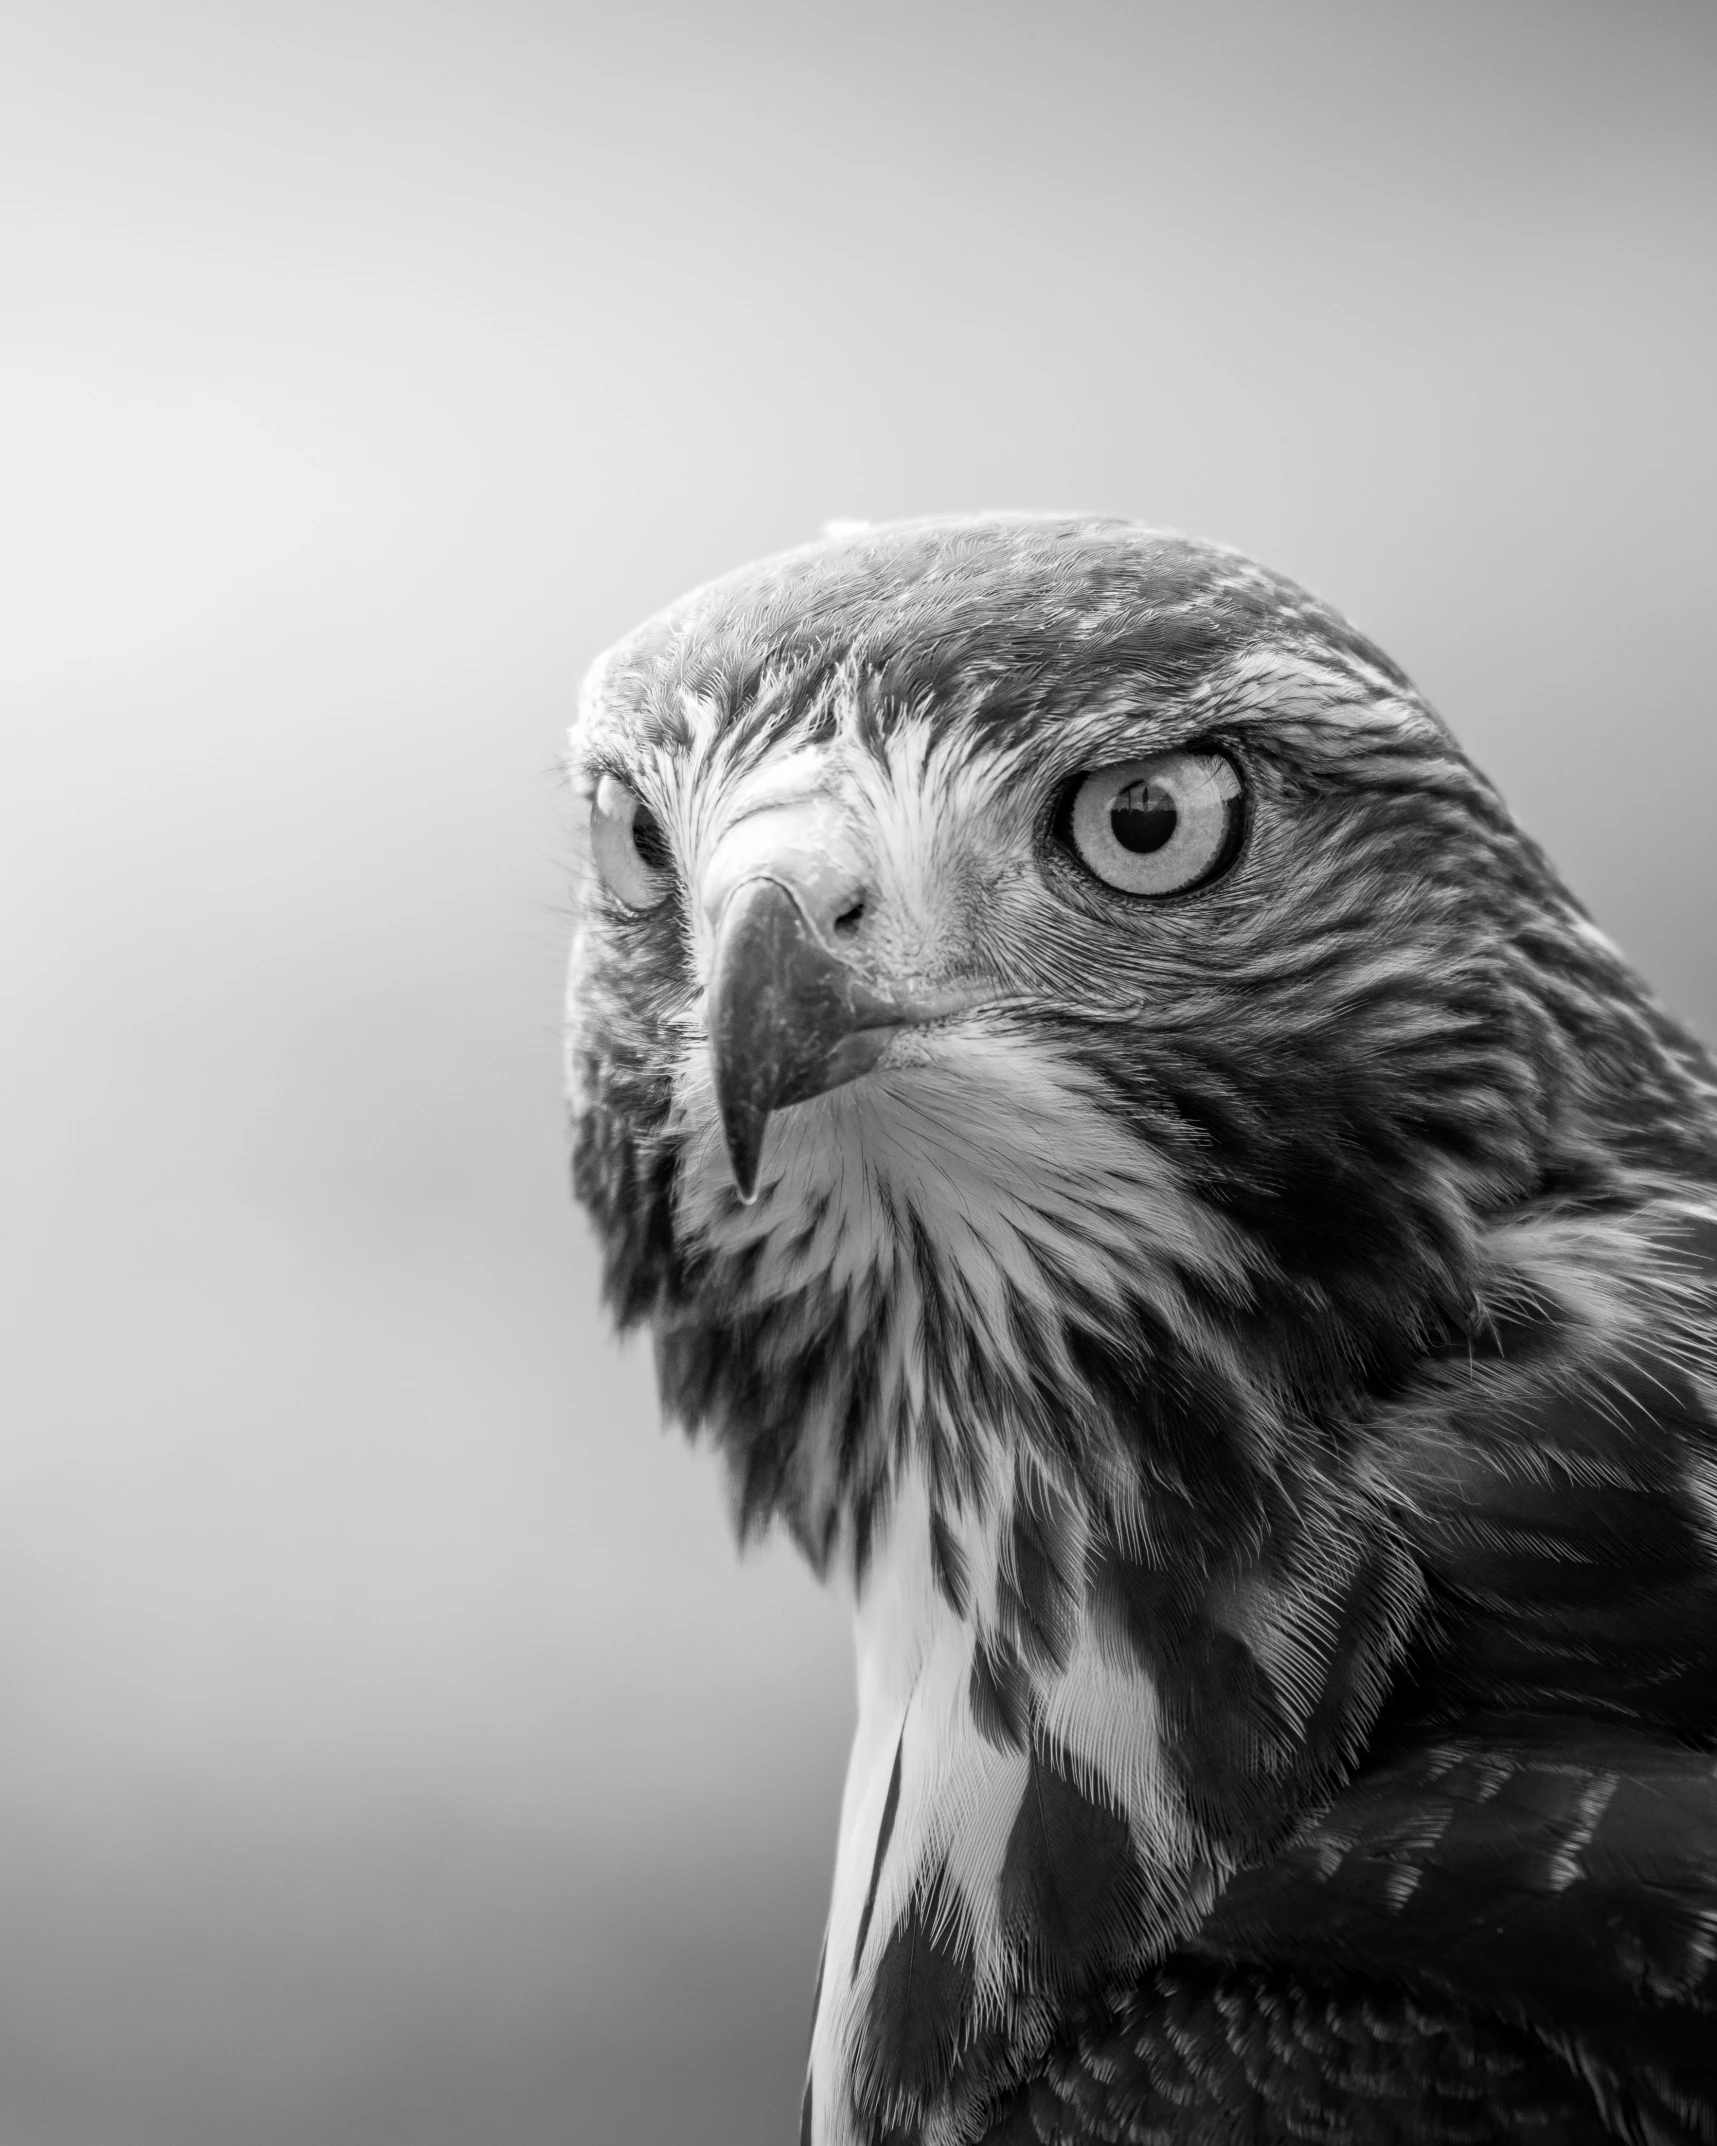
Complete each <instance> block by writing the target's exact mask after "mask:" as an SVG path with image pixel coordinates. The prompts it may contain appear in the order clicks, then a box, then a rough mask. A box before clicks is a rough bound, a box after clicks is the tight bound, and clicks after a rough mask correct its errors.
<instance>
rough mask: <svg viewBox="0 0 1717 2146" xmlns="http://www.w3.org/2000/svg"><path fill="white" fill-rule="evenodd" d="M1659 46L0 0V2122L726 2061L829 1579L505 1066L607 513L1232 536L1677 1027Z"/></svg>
mask: <svg viewBox="0 0 1717 2146" xmlns="http://www.w3.org/2000/svg"><path fill="white" fill-rule="evenodd" d="M1714 93H1717V10H1714V9H1713V8H1712V7H1711V6H1710V5H1685V6H1676V5H1655V4H1640V5H1621V4H1618V5H1615V6H1613V7H1608V8H1605V7H1596V6H1589V5H1577V4H1558V5H1500V6H1497V5H1477V4H1475V5H1472V6H1441V7H1432V8H1429V9H1427V8H1425V7H1423V6H1418V7H1405V6H1402V7H1397V6H1388V5H1380V6H1370V7H1351V8H1337V7H1328V6H1323V7H1319V6H1266V5H1258V6H1253V7H1243V6H1223V5H1211V6H1205V7H1200V8H1191V7H1187V8H1182V9H1173V10H1163V9H1157V8H1152V7H1149V6H1144V5H1139V6H1130V7H1121V6H1117V7H1114V8H1104V7H1100V6H1089V5H1087V6H1076V7H1068V6H1065V5H1064V6H1060V7H1057V8H1050V7H1047V6H1042V5H1040V6H1036V7H1032V8H1024V7H1016V6H1011V5H992V6H987V7H983V8H977V7H972V8H966V7H956V6H935V5H928V6H920V7H907V6H895V5H888V6H882V7H877V6H868V7H866V8H863V9H859V8H845V9H841V10H839V11H837V10H835V9H818V8H798V9H789V8H786V7H782V8H779V9H774V10H771V9H767V8H761V7H748V6H735V7H721V8H707V9H699V8H694V7H690V6H686V7H682V8H662V7H634V8H630V9H625V10H620V9H616V10H614V11H613V13H612V16H610V14H609V12H608V11H601V12H598V11H595V10H589V11H585V10H581V9H580V8H578V7H576V6H570V7H560V8H551V7H548V6H538V7H526V6H520V5H517V4H514V0H490V4H486V5H483V6H481V7H479V6H476V5H472V4H466V5H463V6H459V7H454V6H445V5H434V4H430V5H420V6H417V7H414V8H407V7H405V6H400V5H396V6H380V5H374V4H367V0H358V4H356V5H351V4H348V5H345V6H341V7H338V8H336V7H333V6H327V5H312V6H305V5H299V6H294V7H291V8H288V7H286V6H284V5H276V6H273V7H267V8H254V7H249V6H245V5H243V4H237V5H233V4H228V5H223V6H221V7H218V8H217V7H213V6H211V7H209V8H207V9H206V10H194V9H192V8H189V7H185V6H169V7H168V8H167V9H166V10H165V12H163V13H158V12H155V11H146V10H144V9H142V8H140V7H139V8H132V9H128V10H117V9H116V10H113V11H110V12H105V13H103V12H99V11H96V10H91V9H88V8H84V7H81V6H78V5H76V4H75V0H73V4H70V5H61V6H56V7H54V8H51V9H50V8H47V7H41V8H38V9H37V10H36V11H35V20H34V23H33V25H32V24H30V23H28V22H22V23H21V22H20V20H19V18H18V17H17V16H15V15H14V16H13V17H11V18H9V28H8V31H7V37H6V50H5V56H4V61H3V76H0V305H3V307H4V312H5V326H4V330H3V332H0V416H3V424H4V440H3V446H0V457H3V466H0V573H3V587H4V596H3V599H0V611H3V614H4V620H3V634H4V649H3V654H0V690H3V708H4V724H5V748H6V750H5V763H6V773H5V779H4V783H3V785H0V816H3V821H4V825H3V828H0V873H3V874H4V878H5V883H6V884H5V893H4V901H3V915H4V930H5V934H6V943H5V948H4V957H3V959H4V976H5V979H6V990H5V994H4V996H5V1008H4V1015H3V1020H4V1027H5V1037H4V1062H5V1066H6V1073H7V1079H8V1087H9V1093H8V1102H7V1110H6V1120H5V1122H6V1128H7V1136H8V1137H7V1140H6V1148H5V1172H6V1178H7V1186H6V1204H5V1215H6V1223H7V1228H6V1243H5V1254H4V1260H5V1265H4V1275H3V1300H4V1304H5V1308H6V1312H7V1314H8V1315H9V1318H8V1325H9V1327H10V1329H11V1337H12V1338H10V1339H9V1340H8V1341H7V1343H6V1345H5V1349H4V1353H3V1358H0V1361H3V1366H4V1377H5V1384H6V1388H7V1399H6V1412H5V1430H4V1436H3V1440H0V2146H344V2142H351V2146H396V2142H397V2146H539V2142H549V2141H557V2142H583V2141H591V2142H601V2146H608V2142H614V2146H634V2142H635V2146H656V2142H662V2141H678V2140H690V2139H697V2140H700V2141H732V2142H735V2146H750V2142H753V2141H760V2142H761V2141H768V2140H772V2139H778V2140H782V2141H785V2140H786V2139H787V2138H789V2137H790V2136H791V2135H792V2126H793V2111H794V2108H795V2104H796V2098H797V2085H798V2073H799V2064H800V2054H801V2048H802V2043H803V2036H804V2030H805V2022H806V2012H807V2003H808V1996H809V1988H810V1980H811V1971H812V1966H813V1962H814V1957H815V1952H816V1946H817V1939H818V1933H819V1929H820V1924H821V1916H822V1907H823V1894H824V1886H825V1882H826V1872H827V1866H828V1861H829V1854H830V1847H831V1837H832V1830H833V1819H834V1806H835V1799H836V1793H837V1786H838V1781H839V1774H840V1767H841V1763H842V1755H843V1744H844V1740H845V1736H846V1733H847V1727H848V1721H849V1714H850V1699H849V1692H848V1676H849V1668H848V1661H847V1648H846V1640H845V1635H844V1631H843V1628H842V1622H841V1619H840V1616H839V1614H838V1612H837V1610H836V1608H835V1606H834V1605H833V1604H831V1603H829V1602H827V1601H825V1600H824V1599H823V1598H822V1597H820V1596H819V1595H818V1593H817V1592H816V1590H815V1589H814V1587H813V1586H812V1584H811V1582H810V1581H809V1579H808V1578H807V1577H805V1576H804V1575H803V1574H802V1573H801V1572H800V1571H799V1570H798V1569H797V1568H796V1567H795V1565H794V1563H793V1562H792V1560H791V1558H790V1557H788V1556H787V1555H786V1554H785V1553H784V1552H782V1551H780V1550H778V1549H771V1550H766V1551H765V1552H763V1553H762V1554H760V1555H757V1556H755V1557H753V1558H751V1559H749V1560H748V1561H747V1562H745V1563H744V1564H740V1563H739V1562H737V1561H736V1559H735V1557H734V1555H733V1552H732V1550H731V1547H730V1545H729V1542H728V1539H727V1534H726V1529H725V1525H724V1518H723V1509H722V1502H721V1495H720V1489H719V1485H718V1484H717V1482H716V1480H715V1477H714V1474H713V1471H712V1469H711V1466H710V1463H709V1461H708V1459H707V1457H703V1456H695V1455H692V1454H689V1453H687V1452H686V1451H684V1450H682V1449H681V1447H680V1446H679V1444H678V1443H677V1442H676V1441H669V1440H665V1439H664V1438H662V1437H661V1435H660V1434H659V1432H658V1431H657V1429H656V1427H655V1417H654V1408H653V1402H652V1397H651V1393H650V1383H649V1376H648V1368H647V1362H646V1359H645V1357H644V1355H643V1352H641V1351H636V1350H635V1351H633V1352H631V1353H626V1354H622V1353H620V1352H618V1351H617V1350H616V1349H615V1348H614V1347H613V1346H612V1345H611V1344H610V1343H609V1342H608V1341H607V1339H606V1338H605V1337H604V1334H603V1332H602V1329H601V1325H600V1322H599V1321H598V1319H597V1317H596V1315H595V1312H594V1308H593V1302H592V1298H593V1265H592V1259H591V1255H590V1251H589V1249H588V1246H587V1245H586V1243H585V1240H584V1237H583V1233H582V1229H581V1226H580V1225H579V1224H578V1222H577V1221H576V1219H575V1217H574V1215H573V1213H572V1212H571V1210H570V1207H569V1204H568V1202H567V1199H566V1196H565V1192H564V1152H563V1134H562V1126H561V1118H560V1112H559V1105H558V1098H557V1079H558V1068H557V1062H556V1033H555V1032H556V1023H557V1010H558V1009H557V999H558V994H559V968H560V962H561V943H562V939H563V935H564V922H563V916H562V911H563V908H564V885H563V877H564V856H565V836H564V813H565V809H566V808H565V801H564V799H563V798H562V796H561V794H560V793H559V791H558V790H557V787H556V783H555V779H554V763H555V759H556V755H557V752H558V749H559V740H560V737H561V732H562V728H563V725H564V723H565V720H566V718H567V716H568V713H569V709H570V704H571V698H572V694H573V691H574V688H575V685H576V681H577V678H578V675H579V673H580V672H581V670H582V668H583V666H584V664H585V663H586V662H587V661H588V659H589V658H590V656H591V655H592V654H594V653H595V651H596V650H597V649H598V648H600V647H601V646H602V645H603V644H604V643H605V642H606V641H608V640H609V639H611V638H612V637H613V636H614V635H615V634H617V633H618V632H620V631H621V630H622V629H624V628H625V627H626V626H627V625H629V624H631V623H632V622H633V621H634V620H635V619H636V618H637V617H638V616H639V615H641V614H642V613H643V612H644V611H646V610H649V609H651V608H653V607H654V606H655V605H657V604H658V603H660V602H662V601H664V600H665V599H666V598H668V597H670V596H671V595H673V594H675V593H676V592H677V591H678V590H679V589H680V588H681V587H683V586H684V585H686V584H688V583H690V582H692V581H695V580H697V579H700V578H702V577H704V576H706V575H708V574H710V573H713V572H716V571H719V570H720V569H722V568H724V567H726V566H729V565H731V564H734V563H736V562H738V561H739V560H742V559H744V558H746V557H748V556H751V555H754V554H756V553H759V552H762V551H766V550H770V549H773V548H776V547H778V546H780V545H783V544H786V543H791V542H796V541H798V540H800V539H802V538H804V537H805V536H807V535H809V534H811V533H813V532H814V530H815V529H816V527H817V526H818V525H819V524H820V523H821V522H822V521H823V520H824V519H825V518H826V517H829V516H836V515H866V516H885V515H894V514H906V513H921V512H927V511H931V510H934V509H938V508H948V507H979V506H986V505H1006V506H1071V505H1077V506H1091V507H1096V508H1102V509H1108V510H1116V511H1122V512H1127V513H1134V514H1140V515H1144V516H1147V517H1151V518H1154V519H1157V520H1161V521H1164V522H1167V523H1169V524H1172V525H1178V526H1183V527H1188V528H1193V529H1196V530H1199V531H1202V532H1205V533H1208V534H1212V535H1217V536H1221V537H1225V538H1228V539H1230V540H1232V541H1235V542H1238V543H1240V544H1243V545H1245V546H1247V547H1248V548H1250V549H1252V550H1254V551H1256V552H1258V553H1260V554H1261V555H1263V556H1264V557H1266V558H1267V559H1269V560H1271V561H1272V562H1273V563H1275V564H1276V565H1279V566H1281V567H1283V568H1285V569H1286V570H1288V571H1289V572H1292V573H1294V574H1296V575H1298V576H1299V577H1300V578H1301V579H1303V580H1305V581H1308V582H1309V583H1311V584H1312V585H1313V586H1314V587H1316V588H1317V589H1319V590H1320V591H1321V592H1323V593H1324V594H1326V595H1328V596H1330V597H1331V598H1333V599H1334V600H1335V601H1337V602H1338V603H1340V604H1342V605H1343V606H1344V607H1346V608H1347V609H1349V610H1350V611H1351V612H1352V613H1354V614H1355V615H1356V616H1357V617H1358V618H1359V619H1360V621H1361V622H1362V623H1363V624H1365V625H1366V626H1367V627H1368V628H1369V629H1371V630H1372V631H1373V632H1374V633H1375V634H1376V635H1377V636H1378V637H1379V638H1380V639H1381V640H1382V642H1383V643H1384V644H1385V645H1386V646H1387V647H1388V648H1389V649H1390V650H1391V651H1392V652H1393V653H1394V654H1396V655H1397V656H1398V657H1399V658H1400V659H1401V660H1402V661H1403V662H1405V663H1406V664H1407V666H1408V667H1409V668H1410V669H1411V670H1412V671H1413V672H1414V673H1415V675H1416V676H1417V677H1418V679H1419V680H1420V681H1421V683H1422V684H1423V685H1424V687H1425V688H1426V689H1427V691H1428V692H1429V693H1430V694H1431V695H1432V696H1433V698H1434V699H1435V700H1436V701H1437V702H1438V703H1439V704H1440V705H1441V706H1442V707H1443V709H1444V710H1445V712H1446V713H1447V714H1448V715H1449V717H1450V718H1451V720H1452V721H1453V722H1454V723H1455V725H1456V727H1457V729H1458V730H1459V731H1460V732H1461V733H1462V734H1463V735H1464V736H1465V737H1466V739H1467V740H1468V741H1469V742H1470V743H1471V745H1472V746H1473V747H1474V749H1475V751H1476V753H1477V754H1478V756H1479V757H1480V759H1481V760H1482V761H1483V762H1484V763H1485V764H1487V765H1488V767H1489V768H1490V769H1491V771H1492V772H1493V773H1494V774H1495V775H1496V776H1497V778H1498V779H1499V780H1500V781H1501V783H1502V784H1503V786H1504V788H1505V790H1506V791H1507V792H1508V793H1509V795H1510V796H1511V797H1512V799H1513V800H1514V802H1515V803H1516V805H1517V807H1518V809H1519V810H1520V811H1521V812H1522V813H1523V815H1524V817H1525V818H1526V820H1527V821H1528V823H1529V824H1530V825H1531V826H1532V827H1533V828H1534V829H1535V830H1536V831H1537V832H1538V833H1539V834H1541V835H1542V836H1543V837H1544V838H1545V839H1546V840H1547V841H1548V843H1549V844H1550V846H1551V848H1552V849H1553V850H1554V852H1555V853H1556V854H1557V855H1558V856H1559V857H1560V858H1561V860H1562V862H1563V864H1564V866H1565V868H1566V869H1567V870H1568V872H1569V874H1570V876H1571V878H1572V879H1573V881H1574V883H1575V885H1576V886H1577V887H1578V888H1579V889H1580V891H1581V892H1582V893H1583V894H1584V895H1585V897H1586V898H1587V900H1588V901H1589V902H1590V903H1591V904H1592V906H1593V907H1594V908H1595V910H1596V911H1597V913H1598V914H1599V916H1600V917H1601V918H1602V920H1603V921H1604V922H1605V923H1606V924H1607V925H1608V926H1609V927H1610V928H1611V929H1612V930H1613V931H1614V932H1615V933H1616V934H1617V936H1618V937H1619V938H1620V939H1621V940H1622V942H1623V943H1624V944H1625V945H1626V946H1627V947H1629V949H1630V950H1631V951H1632V952H1633V953H1634V954H1635V955H1636V956H1637V958H1638V959H1639V960H1640V961H1641V963H1642V964H1643V966H1644V967H1645V968H1646V969H1647V970H1648V972H1649V973H1650V974H1652V975H1653V976H1654V977H1655V979H1656V980H1657V982H1658V984H1659V986H1660V988H1661V989H1662V991H1663V992H1664V994H1665V996H1666V997H1667V998H1668V1000H1669V1002H1670V1003H1671V1004H1672V1005H1673V1006H1674V1007H1676V1008H1677V1009H1678V1010H1679V1011H1681V1012H1682V1013H1684V1014H1685V1015H1687V1016H1688V1017H1690V1018H1691V1019H1692V1020H1693V1021H1694V1022H1695V1023H1696V1024H1697V1025H1700V1026H1701V1027H1703V1028H1704V1029H1705V1030H1706V1031H1707V1032H1711V1031H1712V1030H1717V957H1714V953H1713V947H1712V935H1711V932H1710V928H1709V920H1710V915H1711V900H1712V893H1713V887H1714V881H1717V872H1714V867H1713V860H1712V853H1711V839H1710V836H1711V826H1712V814H1713V788H1714V780H1717V731H1714V728H1713V723H1712V707H1713V702H1712V692H1711V661H1712V658H1711V625H1710V613H1711V606H1710V601H1709V591H1710V586H1711V578H1712V571H1713V563H1714V549H1717V546H1714V538H1713V518H1712V506H1711V502H1712V494H1713V476H1714V468H1713V463H1714V445H1717V418H1714V397H1713V385H1712V374H1713V363H1712V349H1713V330H1714V327H1717V304H1714V300H1713V280H1712V270H1713V243H1712V242H1713V232H1714V224H1717V214H1714V210H1717V125H1714V124H1713V123H1712V113H1713V110H1714V109H1717V94H1714Z"/></svg>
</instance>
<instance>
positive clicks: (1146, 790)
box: [1109, 781, 1180, 857]
mask: <svg viewBox="0 0 1717 2146" xmlns="http://www.w3.org/2000/svg"><path fill="white" fill-rule="evenodd" d="M1179 818H1180V813H1179V811H1178V810H1177V809H1176V807H1175V801H1174V797H1173V795H1172V794H1171V792H1170V791H1169V789H1168V787H1167V786H1166V784H1163V783H1160V782H1149V781H1147V782H1130V783H1128V784H1127V786H1126V788H1125V789H1124V790H1121V791H1118V792H1117V793H1116V797H1115V802H1114V803H1113V804H1112V805H1111V806H1110V807H1109V826H1110V828H1111V830H1112V831H1113V833H1114V836H1115V840H1116V841H1117V842H1119V843H1120V845H1121V847H1122V848H1123V849H1129V850H1131V851H1132V852H1133V853H1134V855H1135V856H1139V857H1148V856H1149V855H1150V854H1151V852H1152V851H1153V850H1159V849H1161V848H1162V846H1163V844H1164V843H1165V842H1166V841H1167V840H1168V839H1169V837H1170V836H1171V835H1172V834H1173V833H1174V830H1175V822H1176V821H1177V820H1178V819H1179Z"/></svg>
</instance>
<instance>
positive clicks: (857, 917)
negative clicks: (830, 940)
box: [835, 894, 864, 938]
mask: <svg viewBox="0 0 1717 2146" xmlns="http://www.w3.org/2000/svg"><path fill="white" fill-rule="evenodd" d="M863 919H864V896H863V895H862V894H861V895H860V896H859V897H858V899H857V900H856V901H854V902H852V903H851V904H850V905H849V906H848V907H847V908H845V909H843V910H842V911H841V913H840V915H839V916H838V917H836V919H835V929H836V931H838V932H839V933H840V934H841V935H842V937H843V938H850V937H851V936H852V934H853V933H854V932H855V931H857V930H858V928H859V925H860V923H861V922H862V921H863Z"/></svg>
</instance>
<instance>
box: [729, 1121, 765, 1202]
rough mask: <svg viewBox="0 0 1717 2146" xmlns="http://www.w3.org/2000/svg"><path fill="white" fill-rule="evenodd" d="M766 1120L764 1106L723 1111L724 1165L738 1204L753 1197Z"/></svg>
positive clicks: (755, 1190)
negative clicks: (737, 1196) (725, 1160)
mask: <svg viewBox="0 0 1717 2146" xmlns="http://www.w3.org/2000/svg"><path fill="white" fill-rule="evenodd" d="M768 1124H769V1113H768V1111H766V1110H752V1111H743V1112H741V1111H733V1112H731V1113H730V1112H725V1111H724V1112H723V1114H722V1128H721V1129H722V1132H723V1134H724V1136H725V1138H726V1141H727V1162H728V1168H729V1169H730V1170H731V1171H732V1173H733V1189H734V1191H735V1192H737V1193H738V1194H739V1203H740V1205H741V1206H742V1207H750V1206H753V1205H754V1204H755V1203H756V1199H757V1171H758V1166H759V1164H760V1163H761V1162H762V1160H763V1135H764V1131H765V1129H766V1128H767V1126H768Z"/></svg>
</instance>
